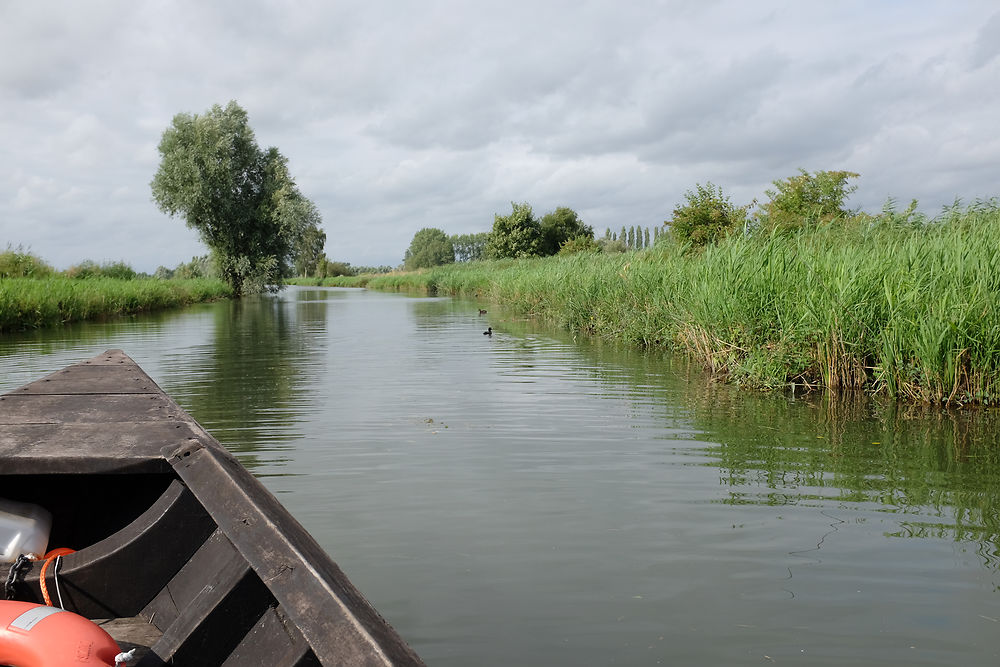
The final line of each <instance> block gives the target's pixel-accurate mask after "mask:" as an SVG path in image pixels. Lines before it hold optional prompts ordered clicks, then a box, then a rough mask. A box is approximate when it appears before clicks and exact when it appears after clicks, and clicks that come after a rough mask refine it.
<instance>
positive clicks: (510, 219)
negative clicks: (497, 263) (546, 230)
mask: <svg viewBox="0 0 1000 667" xmlns="http://www.w3.org/2000/svg"><path fill="white" fill-rule="evenodd" d="M510 205H511V208H512V209H513V210H512V211H511V213H510V215H500V214H497V215H495V216H494V218H493V231H492V232H491V233H490V238H489V240H488V241H487V242H486V251H485V254H486V256H487V257H488V258H490V259H505V258H508V257H510V258H519V257H537V256H538V255H540V254H541V251H542V225H541V223H539V222H538V220H536V219H535V216H534V214H533V213H532V212H531V205H530V204H528V203H523V204H517V203H514V202H511V203H510Z"/></svg>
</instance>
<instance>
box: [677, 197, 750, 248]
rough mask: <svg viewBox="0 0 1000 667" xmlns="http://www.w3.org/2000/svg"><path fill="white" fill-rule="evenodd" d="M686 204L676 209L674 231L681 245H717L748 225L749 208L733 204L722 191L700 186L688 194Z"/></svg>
mask: <svg viewBox="0 0 1000 667" xmlns="http://www.w3.org/2000/svg"><path fill="white" fill-rule="evenodd" d="M684 199H685V200H686V201H687V203H686V204H684V205H682V206H678V207H677V208H675V209H674V213H673V219H672V220H670V221H669V223H668V224H669V225H670V231H671V233H672V234H673V236H674V237H675V238H676V239H677V240H679V241H681V242H689V243H691V244H692V245H695V246H704V245H708V244H710V243H717V242H718V241H719V240H720V239H722V238H725V237H726V236H727V235H728V234H729V233H730V232H731V231H732V230H734V229H736V228H738V227H743V225H744V224H745V223H746V211H747V209H746V207H739V206H735V205H733V204H732V203H731V202H730V201H729V197H726V196H725V195H723V194H722V188H720V187H717V186H715V185H712V183H708V184H706V185H702V184H700V183H698V184H697V185H695V188H694V190H688V191H687V192H685V193H684Z"/></svg>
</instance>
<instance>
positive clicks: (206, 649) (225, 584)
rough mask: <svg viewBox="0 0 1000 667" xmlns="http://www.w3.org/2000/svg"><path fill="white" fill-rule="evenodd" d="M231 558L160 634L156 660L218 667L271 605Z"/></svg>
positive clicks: (263, 589) (240, 563) (243, 565)
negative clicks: (161, 634)
mask: <svg viewBox="0 0 1000 667" xmlns="http://www.w3.org/2000/svg"><path fill="white" fill-rule="evenodd" d="M234 556H236V557H234V558H232V559H230V560H229V561H228V562H227V563H226V564H225V565H224V567H223V568H222V569H221V570H220V571H218V572H216V575H215V577H214V579H213V580H212V581H211V582H210V583H208V584H206V585H205V586H203V587H202V589H201V590H200V591H199V593H198V594H197V595H196V596H195V598H194V599H193V600H191V602H190V603H188V604H187V605H186V606H185V607H184V609H182V610H181V614H180V615H179V616H178V617H177V619H176V620H175V621H174V622H173V623H171V624H170V626H168V627H167V628H165V629H164V631H163V636H162V637H161V638H160V640H159V641H158V642H156V644H154V645H153V647H152V653H154V654H155V655H156V656H157V657H158V658H159V659H161V660H163V661H164V662H167V663H170V664H175V665H190V666H193V667H197V666H202V665H203V666H205V667H217V666H218V665H221V664H222V663H223V662H224V661H225V659H226V658H227V657H228V656H229V654H230V653H231V652H232V651H233V650H234V649H235V648H236V647H237V646H238V645H239V644H240V642H241V641H242V640H243V638H244V637H245V636H246V634H247V633H248V632H249V631H250V630H251V629H252V628H253V626H254V624H255V623H256V621H257V619H259V618H260V617H261V615H263V613H264V610H265V609H267V607H269V606H271V605H272V604H274V598H273V597H272V596H271V594H270V592H269V591H268V590H267V587H265V586H264V585H263V584H262V583H261V581H260V579H259V578H258V577H257V575H255V574H254V573H253V571H252V570H251V569H250V567H249V566H248V565H247V563H246V561H245V560H243V559H242V558H240V557H239V555H238V554H234ZM151 620H152V621H153V622H154V623H156V622H157V621H156V619H155V618H153V619H151ZM260 664H267V663H266V662H265V663H260Z"/></svg>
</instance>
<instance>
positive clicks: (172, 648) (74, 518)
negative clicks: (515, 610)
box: [0, 350, 423, 667]
mask: <svg viewBox="0 0 1000 667" xmlns="http://www.w3.org/2000/svg"><path fill="white" fill-rule="evenodd" d="M0 493H2V494H4V495H5V497H9V498H11V499H13V500H21V501H25V502H36V503H40V504H42V505H43V506H46V507H48V508H50V511H52V512H53V514H54V516H55V520H54V522H53V531H52V535H53V539H56V540H58V541H63V543H62V544H52V545H51V546H71V547H72V548H76V549H78V552H77V553H75V554H72V555H70V556H67V557H65V559H64V564H63V567H62V569H61V571H60V573H59V581H60V584H61V587H62V593H63V595H64V598H68V600H69V602H68V604H67V606H68V607H70V608H74V607H75V608H78V609H79V610H81V611H83V612H84V613H85V615H88V616H91V617H107V616H115V617H125V618H130V617H133V616H135V615H136V613H137V611H139V610H140V609H141V612H139V616H141V617H142V618H143V619H147V620H148V621H149V624H150V625H151V626H154V627H155V628H156V629H157V630H162V635H160V636H158V637H154V638H153V640H154V641H153V642H152V643H153V645H152V647H151V649H150V651H149V652H148V653H147V654H146V655H145V656H144V657H143V658H142V661H141V662H140V663H139V664H140V665H142V666H145V667H151V666H155V665H163V664H184V665H221V664H226V665H239V664H268V665H280V666H283V667H286V666H287V667H311V666H312V665H422V664H423V663H422V662H421V660H420V658H419V657H417V655H416V654H415V653H414V652H413V651H412V649H410V647H408V646H407V645H406V643H405V642H404V641H403V640H402V639H401V638H400V637H399V635H398V634H396V632H395V631H394V630H393V629H392V628H391V627H390V626H389V625H388V623H386V622H385V621H384V619H382V617H381V616H379V615H378V613H377V612H376V611H375V609H374V608H373V607H372V606H371V605H370V604H369V603H368V601H367V600H365V599H364V597H363V596H362V595H361V593H360V592H358V590H357V589H356V588H355V587H354V586H353V585H352V584H351V582H350V581H349V580H348V579H347V577H346V576H345V575H344V573H343V572H341V570H340V568H339V567H337V565H336V564H335V563H334V562H333V561H332V560H330V558H329V556H328V555H327V554H326V553H325V552H324V551H323V549H322V548H321V547H320V546H319V545H318V544H317V543H316V541H315V540H314V539H313V538H312V536H310V535H309V534H308V533H307V532H306V531H305V529H304V528H302V526H301V525H300V524H299V523H298V522H297V521H296V520H295V519H294V518H292V516H291V515H290V514H289V513H288V511H287V510H285V508H284V507H282V506H281V504H280V503H279V502H278V501H277V500H276V499H275V498H274V496H273V495H271V494H270V492H268V491H267V490H266V489H265V488H264V487H263V485H262V484H261V483H260V482H259V481H258V480H257V479H256V478H254V477H253V475H251V474H250V472H249V471H247V470H246V468H244V467H243V466H242V465H241V464H240V463H239V462H238V461H237V460H236V459H235V458H234V457H233V456H232V455H231V454H230V453H229V452H227V451H226V450H225V448H223V447H222V446H221V445H220V444H219V443H218V441H216V440H215V438H213V437H212V436H211V435H210V434H208V433H207V432H206V431H205V430H204V428H202V427H201V426H200V425H199V424H198V423H197V422H196V421H195V420H194V419H193V418H192V417H191V416H190V415H188V414H187V413H186V412H185V411H184V410H183V409H181V408H180V406H178V405H177V404H176V403H175V402H174V401H172V400H171V399H170V398H169V397H168V396H167V395H166V394H165V393H163V391H162V390H161V389H160V388H159V387H158V386H156V384H155V383H154V382H153V381H152V380H151V379H150V378H149V376H148V375H146V373H145V372H143V371H142V369H140V368H139V366H138V365H137V364H135V362H134V361H132V360H131V359H129V358H128V357H127V356H126V355H125V354H124V353H122V352H121V351H120V350H109V351H108V352H106V353H105V354H103V355H99V356H97V357H95V358H93V359H91V360H88V361H85V362H82V363H80V364H77V365H75V366H71V367H69V368H67V369H64V370H62V371H58V372H56V373H53V374H52V375H49V376H48V377H46V378H43V379H42V380H39V381H37V382H33V383H31V384H29V385H26V386H25V387H22V388H20V389H17V390H15V391H13V392H10V393H8V394H5V395H3V396H0ZM36 567H37V564H36ZM37 578H38V572H37V569H36V570H35V571H33V572H32V573H30V574H29V575H28V581H27V582H23V583H21V584H18V586H17V590H18V591H19V593H24V594H25V595H26V596H27V597H29V598H33V599H34V598H37V596H38V590H37V588H38V581H37ZM49 583H50V589H51V588H52V587H53V586H52V585H51V584H54V583H55V582H54V579H53V577H52V576H51V573H50V576H49ZM25 591H28V592H27V593H25ZM126 625H127V623H126Z"/></svg>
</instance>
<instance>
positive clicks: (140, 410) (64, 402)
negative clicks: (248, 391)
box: [0, 393, 185, 425]
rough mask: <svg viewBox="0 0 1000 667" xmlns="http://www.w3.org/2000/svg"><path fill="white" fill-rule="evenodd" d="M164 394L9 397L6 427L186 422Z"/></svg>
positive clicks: (0, 399) (0, 420)
mask: <svg viewBox="0 0 1000 667" xmlns="http://www.w3.org/2000/svg"><path fill="white" fill-rule="evenodd" d="M184 416H185V413H184V412H183V411H182V410H181V409H180V408H178V407H177V404H176V403H174V402H173V401H171V400H170V399H169V398H167V397H166V395H164V394H160V393H154V394H104V395H93V394H83V395H80V394H55V395H44V394H43V395H39V394H13V395H11V394H8V395H5V396H0V425H3V424H86V423H91V424H108V423H110V422H146V421H169V420H173V419H183V418H184Z"/></svg>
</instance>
